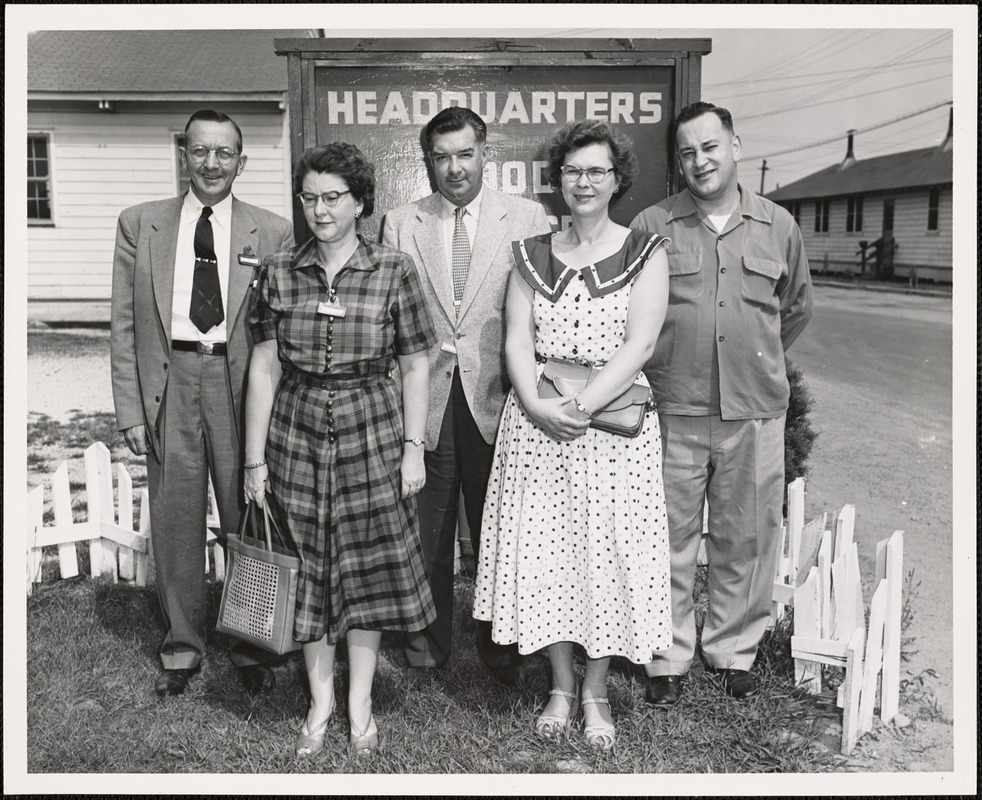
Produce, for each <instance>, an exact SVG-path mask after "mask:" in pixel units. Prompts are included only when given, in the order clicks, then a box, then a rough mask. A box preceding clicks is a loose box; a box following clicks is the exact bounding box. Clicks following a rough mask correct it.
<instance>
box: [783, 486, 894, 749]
mask: <svg viewBox="0 0 982 800" xmlns="http://www.w3.org/2000/svg"><path fill="white" fill-rule="evenodd" d="M804 505H805V482H804V480H802V479H801V478H798V479H797V480H795V481H793V482H792V483H791V484H789V485H788V520H787V524H786V526H785V528H784V531H783V532H782V533H783V544H782V548H781V550H782V554H781V559H780V563H779V567H778V574H777V577H776V579H775V583H774V595H773V597H774V607H773V614H772V621H776V620H777V619H779V618H780V617H781V616H783V612H784V607H785V606H787V605H791V606H793V607H794V629H793V632H792V636H791V654H792V656H793V657H794V659H795V679H796V681H797V682H798V683H799V685H801V686H803V687H804V688H806V689H807V690H808V692H810V693H812V694H818V693H819V692H821V690H822V665H823V664H828V665H831V666H834V667H841V668H843V669H845V680H844V681H843V682H842V684H841V685H840V686H839V689H838V696H837V704H838V706H839V708H841V709H842V710H843V720H842V738H841V742H840V750H841V752H842V753H844V754H846V755H848V754H849V753H851V752H852V751H853V750H854V749H855V747H856V742H857V740H858V739H859V736H861V735H862V734H863V733H867V732H869V731H870V730H871V729H872V725H873V711H874V706H875V704H876V698H877V690H878V689H879V696H880V702H879V706H880V719H881V720H882V721H883V722H884V723H889V722H891V721H892V720H893V718H894V717H895V716H896V715H897V711H898V708H899V704H900V636H901V629H900V620H901V614H902V604H903V598H902V590H903V562H904V534H903V531H894V532H893V534H892V535H891V536H890V537H888V538H886V539H883V540H881V541H880V542H878V543H877V545H876V575H875V582H874V591H873V599H872V601H871V602H870V612H869V627H868V629H867V626H866V614H865V605H864V600H863V589H862V582H861V578H860V571H859V551H858V547H857V544H856V542H855V541H853V534H854V530H855V523H856V509H855V507H854V506H852V505H846V506H843V508H842V510H841V511H839V513H838V515H837V517H836V525H835V531H834V533H833V531H831V530H827V529H826V522H827V520H828V515H827V514H825V513H823V514H822V515H821V516H819V517H817V518H816V519H814V520H812V521H811V522H809V523H808V524H805V522H804Z"/></svg>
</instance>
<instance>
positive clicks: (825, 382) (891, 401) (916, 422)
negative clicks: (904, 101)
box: [790, 287, 974, 713]
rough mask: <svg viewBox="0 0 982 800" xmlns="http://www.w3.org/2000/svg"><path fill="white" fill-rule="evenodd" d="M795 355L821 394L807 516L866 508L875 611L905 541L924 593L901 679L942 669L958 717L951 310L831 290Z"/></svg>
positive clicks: (823, 294)
mask: <svg viewBox="0 0 982 800" xmlns="http://www.w3.org/2000/svg"><path fill="white" fill-rule="evenodd" d="M790 356H791V358H792V360H793V361H794V362H795V363H796V364H798V366H800V367H801V368H802V370H803V371H804V374H805V381H806V383H807V385H808V387H809V389H810V390H811V393H812V395H813V396H814V399H815V407H814V409H813V412H812V420H813V425H814V427H815V428H816V429H817V430H818V431H819V438H818V440H817V442H816V445H815V449H814V450H813V451H812V456H811V461H810V474H809V476H808V479H807V481H806V487H807V501H806V515H807V517H806V518H808V519H811V518H812V517H814V516H817V515H818V514H820V513H821V512H822V511H828V512H830V514H831V513H834V512H836V511H838V509H840V508H841V507H842V506H843V505H844V504H846V503H853V504H855V506H856V515H857V516H856V518H857V524H856V529H857V539H858V541H859V544H860V561H861V565H862V572H863V574H864V587H865V590H866V600H867V602H868V601H869V599H870V596H871V593H872V588H873V585H872V575H873V563H874V554H875V544H876V542H877V541H879V540H880V539H884V538H886V537H887V536H889V535H890V534H891V533H892V532H893V531H894V530H903V531H904V546H905V553H904V567H905V572H907V571H909V570H910V569H911V568H913V569H914V570H915V573H914V582H915V583H916V582H917V581H920V582H921V585H920V587H919V589H918V595H917V597H916V598H915V600H914V605H913V609H914V620H913V623H912V625H911V627H910V630H909V632H908V635H911V636H913V637H914V641H913V642H912V643H911V645H910V646H909V649H912V650H917V651H918V653H917V654H916V655H914V656H912V660H911V662H910V663H909V664H905V665H903V666H902V669H901V672H902V674H903V672H904V671H905V670H910V672H911V674H917V672H919V671H920V670H923V669H926V668H932V669H935V670H936V671H937V672H938V673H939V679H938V682H937V683H938V685H937V689H938V697H939V699H940V700H941V702H942V706H943V708H944V710H945V711H946V712H947V713H950V712H951V710H952V695H951V687H952V657H951V653H952V608H953V605H952V572H953V570H952V530H953V514H952V314H951V300H950V299H946V298H933V297H919V296H905V295H896V294H878V293H875V292H869V291H861V290H847V289H836V288H832V287H819V288H817V289H816V306H815V315H814V317H813V319H812V322H811V324H810V325H809V327H808V328H807V329H806V330H805V332H804V333H803V334H802V336H801V338H800V339H799V340H798V341H797V342H796V343H795V344H794V345H793V346H792V348H791V351H790ZM971 536H972V540H971V541H974V532H972V534H971ZM962 541H963V540H962Z"/></svg>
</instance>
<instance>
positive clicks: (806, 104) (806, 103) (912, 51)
mask: <svg viewBox="0 0 982 800" xmlns="http://www.w3.org/2000/svg"><path fill="white" fill-rule="evenodd" d="M948 37H949V34H948V33H947V32H945V33H942V34H940V35H939V36H935V37H934V38H932V39H930V40H928V41H922V42H921V43H919V44H915V45H912V46H911V47H909V48H908V49H907V50H905V51H904V52H902V53H899V54H897V56H896V57H894V58H893V59H891V60H890V61H887V62H886V63H885V64H881V65H878V66H876V67H868V68H866V70H865V72H864V73H863V74H861V75H859V76H858V77H857V78H855V79H853V80H849V81H843V82H840V83H839V84H838V85H837V86H832V87H830V88H829V89H826V90H824V91H819V92H813V93H812V94H811V95H808V96H806V97H803V98H801V99H802V102H801V104H800V105H798V106H794V107H792V108H775V109H769V110H768V111H765V112H762V113H760V114H754V115H752V116H749V117H747V116H745V117H743V121H747V120H749V119H758V118H760V117H765V116H770V115H771V114H774V113H783V112H787V111H798V110H800V109H803V108H813V107H815V106H818V105H826V104H827V102H839V100H853V99H856V98H858V97H866V96H867V95H868V94H875V93H876V92H870V93H867V94H860V95H852V96H850V97H845V98H839V99H837V100H831V101H827V102H816V103H813V102H812V101H816V100H819V98H822V97H827V96H829V95H830V94H832V93H834V92H835V91H837V90H838V89H841V88H843V87H844V86H847V85H849V84H850V83H856V82H858V81H860V80H862V79H863V78H865V77H867V76H868V75H870V74H873V73H875V72H876V71H877V70H878V69H880V68H882V67H885V66H889V65H891V64H896V63H897V62H898V61H900V60H902V59H904V58H907V57H909V56H912V55H916V54H917V53H919V52H921V51H922V50H925V49H926V48H928V47H933V46H934V45H935V44H938V43H940V42H941V41H942V40H944V39H946V38H948ZM918 83H924V81H919V82H918ZM914 85H917V84H905V86H914ZM896 88H903V87H896ZM885 91H889V90H885Z"/></svg>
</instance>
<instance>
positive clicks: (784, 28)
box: [28, 3, 977, 193]
mask: <svg viewBox="0 0 982 800" xmlns="http://www.w3.org/2000/svg"><path fill="white" fill-rule="evenodd" d="M66 8H68V9H74V11H70V12H68V13H67V14H66V15H61V14H59V15H51V14H46V13H45V14H43V13H41V12H36V13H35V16H34V18H33V19H32V20H31V21H30V22H28V29H32V28H36V27H69V25H70V26H71V27H79V28H129V27H132V28H153V27H167V28H179V27H205V28H206V27H211V26H213V24H214V23H213V22H210V21H209V20H215V19H218V17H209V16H208V15H206V14H204V13H201V14H190V13H188V14H181V13H177V14H175V13H174V11H173V10H172V9H181V8H185V9H187V7H186V6H179V5H178V6H167V7H163V8H161V7H159V6H158V7H156V8H153V7H148V6H143V7H141V6H118V5H117V6H90V7H87V9H86V11H85V12H83V13H81V14H80V12H79V11H78V10H77V9H78V8H79V7H78V6H74V7H73V6H67V7H66ZM200 8H207V6H201V7H200ZM221 8H222V9H223V13H222V15H221V18H222V19H234V26H235V27H271V28H272V27H293V26H295V27H301V28H302V27H306V26H310V27H318V28H323V29H325V30H326V31H328V33H327V35H328V36H339V35H340V36H349V35H351V36H358V35H365V36H411V35H416V36H420V35H422V36H434V35H441V36H442V35H454V34H457V33H460V34H464V35H470V36H474V35H480V36H523V37H524V36H536V37H537V36H542V37H579V38H605V37H625V36H626V37H634V38H669V37H670V38H689V37H692V38H709V39H711V41H712V52H710V53H709V54H707V55H706V56H705V57H704V59H703V80H702V97H703V99H705V100H709V101H710V102H714V103H716V104H717V105H721V106H724V107H726V108H728V109H730V111H731V112H732V113H733V116H734V120H735V123H736V127H737V132H738V133H739V134H740V136H741V140H742V143H743V154H744V155H743V164H742V167H741V179H742V180H743V181H744V182H745V183H747V184H748V185H750V186H753V187H754V188H755V189H757V190H758V191H759V190H760V188H761V166H762V161H763V159H765V158H766V160H767V170H766V172H765V174H764V183H763V188H764V192H765V193H766V192H769V191H772V190H773V189H775V188H777V187H778V186H779V185H782V186H786V185H787V184H789V183H791V182H793V181H795V180H798V179H800V178H803V177H805V176H807V175H810V174H812V173H814V172H817V171H818V170H821V169H823V168H825V167H827V166H830V165H831V164H835V163H838V162H839V161H841V160H842V159H843V158H844V157H845V154H846V135H847V131H848V130H849V129H851V128H852V129H856V130H857V131H858V133H857V135H856V137H855V150H854V154H855V156H856V158H857V159H863V158H869V157H872V156H876V155H885V154H887V153H896V152H903V151H905V150H913V149H917V148H921V147H932V146H935V145H937V144H939V143H940V142H941V141H942V140H943V138H944V136H945V133H946V131H947V128H948V115H949V109H950V108H951V105H950V103H951V101H952V99H953V97H954V95H955V88H954V87H953V43H954V35H953V31H954V29H955V28H956V26H955V25H953V23H952V21H951V19H950V18H949V16H947V15H946V13H945V10H946V9H949V10H950V9H951V8H952V7H950V6H944V5H935V6H933V7H928V6H835V5H826V6H808V5H796V6H794V7H789V6H783V7H782V6H758V5H744V6H727V5H722V4H721V5H711V6H685V5H640V6H638V5H635V6H624V5H616V4H603V5H599V4H570V5H563V6H555V5H548V4H534V5H527V6H522V7H521V14H520V15H516V14H509V13H508V12H507V9H509V8H514V7H510V6H507V5H500V6H485V5H479V4H467V3H461V4H454V5H415V6H410V5H408V4H394V5H387V6H385V8H386V10H387V13H386V20H387V23H388V24H390V25H394V24H396V23H397V22H398V21H400V20H401V22H402V23H403V24H402V25H401V26H400V27H398V28H392V29H385V30H383V29H380V28H378V27H375V28H371V27H365V25H364V23H365V20H366V19H368V18H370V16H371V15H374V14H375V13H376V10H377V7H374V8H373V7H372V6H370V5H368V6H358V5H338V4H336V5H331V6H325V5H320V6H317V5H314V6H310V5H306V6H304V5H299V6H298V5H281V6H277V7H276V10H275V12H273V11H272V10H271V7H270V6H269V5H263V4H257V5H253V6H221ZM327 8H329V9H330V13H326V12H325V9H327ZM88 9H92V11H91V12H90V11H89V10H88ZM100 9H102V10H101V11H100ZM231 9H237V10H236V11H234V12H231V11H230V10H231ZM599 9H603V12H602V14H601V13H598V12H599ZM230 13H231V16H230ZM516 17H518V18H521V19H522V20H523V21H524V22H526V23H527V25H526V26H525V27H498V26H496V25H495V24H493V23H500V22H501V21H502V20H507V19H515V18H516ZM600 17H602V18H603V21H604V22H606V23H607V24H608V25H609V26H610V27H604V28H597V27H582V24H583V23H588V22H593V21H599V20H598V18H600ZM696 21H698V22H705V23H707V27H693V23H694V22H696ZM543 23H546V24H543ZM550 24H551V26H550ZM557 24H558V25H563V24H566V25H567V26H566V27H558V26H557V27H552V26H556V25H557ZM225 27H231V24H229V25H227V26H225ZM972 55H973V56H974V55H975V54H974V52H973V53H972ZM962 63H963V64H964V62H962ZM974 67H975V68H976V70H977V58H976V60H975V63H974ZM969 71H971V70H969ZM962 72H963V77H965V78H966V79H969V80H966V81H963V85H965V86H968V87H969V88H971V87H974V86H975V85H976V83H975V82H974V81H971V80H970V77H971V76H969V75H964V73H965V70H962ZM932 107H933V108H932ZM974 107H975V106H970V104H963V105H962V106H961V107H960V109H956V112H955V113H956V115H957V118H956V137H955V138H956V141H959V142H964V141H967V140H965V139H962V138H961V137H960V136H959V135H958V133H959V131H958V130H957V127H958V124H959V122H961V124H962V128H963V130H964V131H966V132H967V131H968V130H969V128H970V125H971V123H972V120H973V119H974V117H975V115H974V114H972V113H969V112H970V108H974ZM972 133H973V135H974V130H973V131H972ZM820 142H824V143H825V144H821V145H817V146H815V145H816V144H817V143H820ZM789 151H790V152H789Z"/></svg>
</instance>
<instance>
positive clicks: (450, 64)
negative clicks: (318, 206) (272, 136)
mask: <svg viewBox="0 0 982 800" xmlns="http://www.w3.org/2000/svg"><path fill="white" fill-rule="evenodd" d="M709 50H710V45H709V40H708V39H635V40H626V39H616V40H614V39H603V40H593V39H589V40H587V39H511V40H496V39H277V40H276V52H277V53H279V54H281V55H286V56H287V66H288V71H289V77H290V81H289V87H290V115H291V116H290V128H291V148H292V159H293V162H294V163H295V162H296V160H297V158H298V157H299V156H300V154H301V153H302V152H303V150H304V149H306V148H308V147H313V146H315V145H317V144H324V143H326V142H332V141H344V142H349V143H352V144H356V145H357V146H358V147H359V148H360V149H361V150H362V151H363V152H364V153H365V154H366V156H367V157H368V158H369V160H370V161H372V162H373V163H374V164H375V168H376V180H377V184H378V186H377V191H376V202H375V208H376V213H375V215H374V217H373V218H372V219H370V220H367V221H366V224H365V225H364V226H363V227H362V229H361V230H362V232H363V233H365V234H366V235H367V236H369V237H370V238H374V237H375V236H376V235H377V231H378V226H379V224H380V221H381V219H382V217H383V216H384V214H385V212H386V211H388V210H389V209H392V208H395V207H397V206H400V205H403V204H405V203H409V202H412V201H413V200H417V199H419V198H420V197H423V196H425V195H427V194H430V193H431V192H432V191H434V188H435V187H434V185H433V183H432V180H431V176H430V174H429V172H428V169H427V163H426V160H425V159H424V154H423V149H422V143H421V138H420V134H421V132H422V129H423V126H424V125H425V124H426V122H427V121H428V120H429V119H430V118H431V117H433V116H434V115H435V114H436V113H437V112H438V111H440V110H441V109H443V108H446V107H447V106H451V105H462V106H468V107H469V108H471V109H473V110H474V111H476V112H477V113H478V114H480V115H481V117H482V118H483V119H484V121H485V122H486V123H487V125H488V144H489V145H490V147H491V155H490V158H489V161H488V163H487V165H486V168H485V182H486V184H487V185H488V186H490V187H492V188H494V189H498V190H500V191H502V192H505V193H508V194H516V195H522V196H525V197H528V198H530V199H533V200H536V201H538V202H540V203H541V204H542V205H543V206H544V207H545V209H546V213H547V214H548V215H549V217H550V219H551V221H552V223H553V225H554V227H556V228H559V227H565V225H566V224H568V217H567V215H568V213H569V211H568V208H567V207H566V204H565V203H564V201H563V199H562V196H561V195H560V194H559V193H558V192H554V191H553V190H552V188H551V187H550V186H549V182H548V176H547V170H546V153H547V150H548V145H549V141H550V139H551V138H552V136H553V135H554V134H555V133H556V131H557V130H559V128H560V127H562V125H564V124H566V123H567V122H572V121H576V120H581V119H586V118H593V119H603V120H607V121H609V122H610V123H611V124H612V125H613V126H614V127H615V129H616V130H617V131H618V132H620V133H624V134H627V135H628V136H629V137H630V138H631V139H632V140H633V142H634V149H635V153H636V154H637V156H638V159H639V162H640V167H641V174H640V176H639V178H638V180H637V181H636V182H635V184H634V186H632V187H631V188H630V190H628V191H627V192H625V193H622V194H621V195H620V196H618V197H617V199H616V200H615V201H614V202H613V204H612V205H611V216H612V217H613V218H614V219H615V220H616V221H617V222H621V223H627V222H629V221H630V220H631V219H632V218H633V217H634V215H635V214H637V213H638V212H639V211H641V210H642V209H643V208H646V207H647V206H649V205H651V204H652V203H655V202H657V201H659V200H661V199H662V198H663V197H665V196H666V195H667V194H669V193H671V192H672V191H675V190H676V188H677V185H678V175H677V172H676V170H675V168H674V161H675V159H674V150H673V144H674V142H673V138H672V120H673V119H674V118H675V115H676V114H677V113H678V111H679V110H680V109H681V108H682V107H684V106H685V105H687V104H688V103H690V102H694V101H695V100H697V99H698V98H699V83H700V75H701V58H702V56H703V55H704V54H706V53H708V52H709ZM294 220H295V226H296V234H297V240H298V241H305V240H306V239H307V238H308V237H309V233H308V232H307V230H306V225H305V223H304V218H303V214H302V213H301V212H300V210H299V208H297V209H295V213H294Z"/></svg>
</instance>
